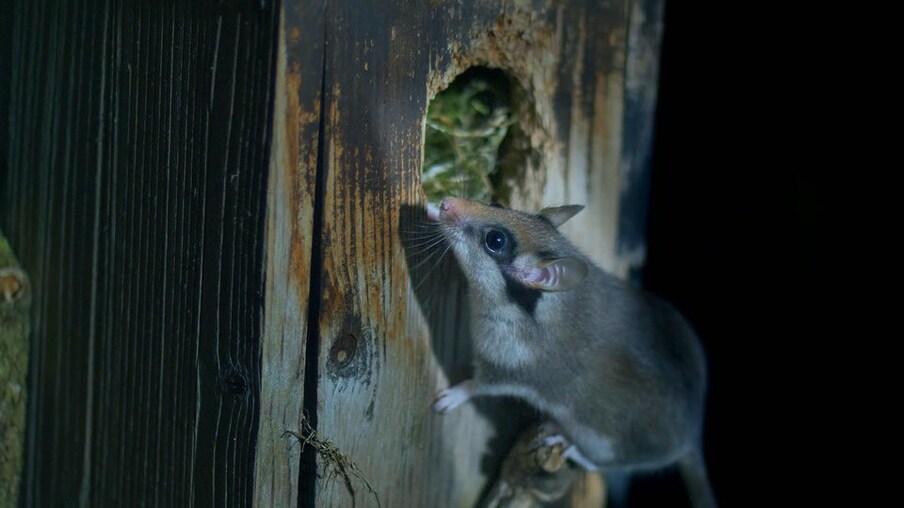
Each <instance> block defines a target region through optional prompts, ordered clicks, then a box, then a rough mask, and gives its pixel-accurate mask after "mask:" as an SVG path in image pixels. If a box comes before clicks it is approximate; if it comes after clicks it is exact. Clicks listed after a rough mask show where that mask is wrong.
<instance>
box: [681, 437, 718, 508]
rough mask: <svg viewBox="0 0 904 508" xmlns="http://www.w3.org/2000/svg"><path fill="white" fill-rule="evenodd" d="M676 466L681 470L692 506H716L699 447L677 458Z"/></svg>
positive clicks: (709, 507)
mask: <svg viewBox="0 0 904 508" xmlns="http://www.w3.org/2000/svg"><path fill="white" fill-rule="evenodd" d="M678 468H679V469H680V470H681V476H682V477H683V478H684V485H685V486H686V487H687V493H688V496H690V498H691V504H692V505H693V506H694V508H716V507H717V505H716V497H715V496H714V495H713V489H712V486H711V485H710V484H709V475H707V474H706V462H705V461H704V460H703V453H702V452H701V451H700V448H694V449H693V450H691V451H690V452H689V453H688V454H687V455H685V456H684V457H683V458H682V459H681V460H679V461H678Z"/></svg>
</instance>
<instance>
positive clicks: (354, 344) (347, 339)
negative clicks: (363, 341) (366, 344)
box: [330, 333, 358, 367]
mask: <svg viewBox="0 0 904 508" xmlns="http://www.w3.org/2000/svg"><path fill="white" fill-rule="evenodd" d="M357 350H358V338H357V337H355V336H354V335H353V334H351V333H346V334H343V335H340V336H339V338H338V339H336V341H335V342H333V346H332V347H331V348H330V361H331V362H333V364H335V365H336V366H337V367H344V366H346V365H348V364H349V362H351V361H352V358H353V357H354V356H355V351H357Z"/></svg>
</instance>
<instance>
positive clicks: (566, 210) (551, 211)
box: [540, 205, 584, 227]
mask: <svg viewBox="0 0 904 508" xmlns="http://www.w3.org/2000/svg"><path fill="white" fill-rule="evenodd" d="M583 209H584V205H565V206H551V207H549V208H544V209H542V210H540V216H541V217H546V220H548V221H549V222H551V223H552V225H553V226H555V227H559V226H561V225H562V224H565V221H567V220H568V219H570V218H572V217H574V216H575V215H577V213H578V212H580V211H581V210H583Z"/></svg>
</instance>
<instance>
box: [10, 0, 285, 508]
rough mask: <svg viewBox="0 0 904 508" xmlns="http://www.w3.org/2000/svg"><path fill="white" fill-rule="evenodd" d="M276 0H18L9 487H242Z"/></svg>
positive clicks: (116, 500) (251, 444)
mask: <svg viewBox="0 0 904 508" xmlns="http://www.w3.org/2000/svg"><path fill="white" fill-rule="evenodd" d="M277 7H278V6H274V5H273V4H272V2H262V3H258V2H238V1H235V2H198V3H194V4H192V5H190V6H189V5H184V4H182V3H175V2H173V3H169V2H164V3H159V4H158V3H154V2H142V3H133V2H126V3H120V2H91V3H84V4H82V3H79V2H56V1H49V0H48V1H35V2H24V1H23V2H18V3H17V4H16V5H15V8H14V9H13V10H14V12H13V24H12V25H11V26H12V29H13V34H12V36H11V39H12V53H11V68H12V73H11V81H10V93H11V100H10V111H11V116H10V124H9V133H10V139H9V144H8V152H9V162H10V163H9V166H8V168H7V169H6V171H7V173H6V174H5V175H0V176H2V178H0V184H2V187H0V206H2V214H0V217H2V221H3V222H2V225H3V229H4V231H5V232H6V233H7V234H8V236H9V239H10V241H11V243H12V244H13V245H15V248H16V249H17V250H18V252H19V255H20V258H21V261H22V265H23V267H24V268H25V269H26V270H27V271H28V272H29V273H30V274H31V276H32V278H33V284H34V286H35V301H34V307H33V323H34V327H33V339H32V355H31V365H30V386H29V388H30V395H29V404H30V407H29V410H28V418H29V420H28V422H29V423H28V438H27V439H28V442H27V460H26V463H27V466H26V467H27V470H26V473H25V483H24V496H23V501H24V503H25V504H26V505H27V506H48V505H49V506H52V505H73V504H76V503H81V504H82V505H88V506H102V505H117V504H119V505H139V504H141V505H186V504H198V505H204V506H207V505H224V504H247V503H248V502H250V501H251V499H252V495H253V486H254V485H253V483H254V482H253V479H254V476H253V466H254V460H255V440H256V437H257V426H258V420H259V418H258V414H259V407H260V399H259V394H260V384H261V379H260V355H261V348H260V333H261V310H262V304H263V292H264V276H263V268H264V263H263V257H264V249H263V245H262V242H261V239H262V238H263V236H264V235H263V229H264V226H265V221H264V217H265V213H264V212H265V195H266V194H265V191H266V179H267V172H268V164H269V157H270V153H269V138H270V134H269V133H270V125H271V124H272V122H271V117H270V115H271V111H272V108H271V106H270V103H271V100H272V85H271V83H272V76H273V74H274V61H275V45H274V40H275V38H276V28H277V27H278V19H279V11H278V8H277Z"/></svg>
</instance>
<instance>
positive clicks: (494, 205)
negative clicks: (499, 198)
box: [490, 201, 505, 208]
mask: <svg viewBox="0 0 904 508" xmlns="http://www.w3.org/2000/svg"><path fill="white" fill-rule="evenodd" d="M490 206H492V207H493V208H505V207H504V206H502V205H500V204H499V203H497V202H495V201H493V202H492V203H490Z"/></svg>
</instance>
